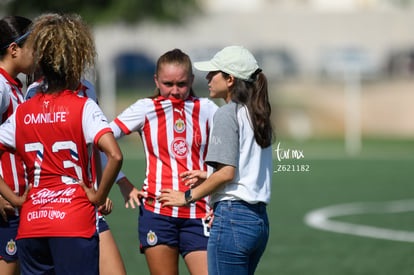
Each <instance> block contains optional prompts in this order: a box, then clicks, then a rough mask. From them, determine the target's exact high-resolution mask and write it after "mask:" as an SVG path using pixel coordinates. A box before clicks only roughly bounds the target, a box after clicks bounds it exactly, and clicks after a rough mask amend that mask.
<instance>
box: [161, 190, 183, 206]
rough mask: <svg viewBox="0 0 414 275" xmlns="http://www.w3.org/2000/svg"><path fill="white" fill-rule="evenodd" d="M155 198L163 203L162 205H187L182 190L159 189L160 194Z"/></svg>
mask: <svg viewBox="0 0 414 275" xmlns="http://www.w3.org/2000/svg"><path fill="white" fill-rule="evenodd" d="M157 200H159V201H160V202H162V203H163V204H162V207H165V206H186V205H187V202H186V201H185V195H184V192H181V191H176V190H172V189H161V195H159V196H158V197H157Z"/></svg>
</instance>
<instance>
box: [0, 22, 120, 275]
mask: <svg viewBox="0 0 414 275" xmlns="http://www.w3.org/2000/svg"><path fill="white" fill-rule="evenodd" d="M27 43H28V44H29V45H30V46H31V47H32V48H33V51H34V58H35V64H36V65H37V67H39V68H40V69H41V72H42V75H43V76H44V78H45V82H46V83H47V85H44V86H43V90H42V92H40V93H37V94H36V95H35V96H34V97H33V98H32V99H31V100H29V101H27V102H24V103H22V104H21V105H19V107H18V108H17V109H16V111H15V113H14V114H13V115H11V116H10V117H9V118H8V120H7V121H6V122H5V123H4V124H3V125H1V128H0V152H1V153H3V152H4V151H16V152H17V153H18V154H19V155H21V156H22V159H23V161H24V164H25V166H26V171H27V173H28V176H27V179H28V182H29V183H30V185H29V195H28V196H27V200H25V199H26V195H27V192H26V193H25V195H23V196H21V197H18V196H17V195H16V194H14V193H13V192H12V190H11V189H10V187H8V186H7V185H6V184H5V183H4V181H3V180H2V179H1V180H0V193H1V194H2V195H3V196H4V197H5V198H6V199H7V200H8V201H10V202H11V203H12V204H13V205H15V206H19V207H20V206H21V217H22V219H21V221H20V225H19V229H18V235H17V245H18V246H19V260H20V264H21V273H22V274H48V273H56V274H99V240H98V234H97V232H96V228H97V227H96V223H97V220H96V217H97V209H96V208H97V207H96V206H97V205H102V204H104V203H105V201H106V198H107V195H108V193H109V191H110V189H111V187H112V184H113V182H114V180H115V178H116V175H117V174H118V172H119V170H120V167H121V165H122V153H121V151H120V149H119V146H118V144H117V143H116V140H115V139H114V137H113V134H112V132H111V129H110V128H109V124H108V122H107V120H106V118H105V116H104V114H103V113H102V111H101V110H100V108H99V107H98V105H97V104H96V103H95V102H94V101H93V100H91V99H88V98H87V97H79V96H77V95H76V93H75V91H76V89H77V87H78V85H79V82H80V80H81V77H82V76H83V74H84V72H85V70H86V69H87V68H88V67H91V66H93V64H94V61H95V57H96V51H95V45H94V41H93V38H92V35H91V32H90V30H89V28H88V26H87V25H86V24H85V23H83V21H82V20H81V18H80V17H78V16H76V15H58V14H45V15H42V16H39V17H38V18H36V19H35V20H34V23H33V27H32V32H31V33H30V35H29V37H28V41H27ZM93 146H96V147H97V148H99V149H100V150H102V151H103V152H104V153H105V155H106V156H107V159H108V161H107V165H106V166H105V168H104V170H103V172H102V177H101V179H100V183H99V185H98V189H97V190H95V188H94V186H93V182H92V181H91V178H90V173H91V171H92V165H93V163H92V160H91V159H92V154H93ZM30 187H31V189H30Z"/></svg>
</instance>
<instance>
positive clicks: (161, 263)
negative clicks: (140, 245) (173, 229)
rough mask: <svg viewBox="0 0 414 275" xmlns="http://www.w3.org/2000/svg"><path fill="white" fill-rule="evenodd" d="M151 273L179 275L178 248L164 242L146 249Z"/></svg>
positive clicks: (155, 274)
mask: <svg viewBox="0 0 414 275" xmlns="http://www.w3.org/2000/svg"><path fill="white" fill-rule="evenodd" d="M144 253H145V258H146V260H147V263H148V267H149V270H150V273H151V275H161V274H162V275H167V274H168V275H178V256H179V253H178V248H177V247H172V246H168V245H164V244H160V245H157V246H153V247H148V248H146V249H145V251H144Z"/></svg>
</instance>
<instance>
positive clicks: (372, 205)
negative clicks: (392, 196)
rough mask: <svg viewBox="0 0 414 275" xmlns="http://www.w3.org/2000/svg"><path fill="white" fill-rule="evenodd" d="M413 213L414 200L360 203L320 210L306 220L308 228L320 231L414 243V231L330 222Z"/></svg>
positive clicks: (310, 214)
mask: <svg viewBox="0 0 414 275" xmlns="http://www.w3.org/2000/svg"><path fill="white" fill-rule="evenodd" d="M411 211H414V199H410V200H399V201H390V202H359V203H348V204H340V205H333V206H328V207H324V208H319V209H316V210H313V211H311V212H309V213H308V214H306V215H305V218H304V220H305V223H306V224H307V225H308V226H310V227H313V228H316V229H320V230H326V231H332V232H337V233H343V234H350V235H356V236H361V237H369V238H376V239H384V240H393V241H401V242H414V231H404V230H395V229H387V228H380V227H375V226H368V225H361V224H352V223H347V222H341V221H333V220H330V218H333V217H340V216H347V215H357V214H369V213H400V212H411Z"/></svg>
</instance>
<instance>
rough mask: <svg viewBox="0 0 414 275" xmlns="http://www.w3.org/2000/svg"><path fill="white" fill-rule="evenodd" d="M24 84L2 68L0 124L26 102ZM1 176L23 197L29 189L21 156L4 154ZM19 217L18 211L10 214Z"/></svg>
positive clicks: (0, 163)
mask: <svg viewBox="0 0 414 275" xmlns="http://www.w3.org/2000/svg"><path fill="white" fill-rule="evenodd" d="M21 89H22V83H21V82H20V80H19V79H13V78H12V77H11V76H10V75H9V74H8V73H7V72H6V71H5V70H3V69H2V68H0V124H2V123H3V122H4V121H6V119H7V118H8V117H9V116H11V115H12V114H13V112H14V111H15V110H16V108H17V106H18V105H19V104H21V103H22V102H23V101H24V97H23V94H22V91H21ZM0 175H1V176H2V177H3V179H4V181H5V182H6V183H7V184H8V185H9V186H10V188H11V189H12V190H13V191H14V192H15V193H17V194H19V195H22V194H23V192H24V190H25V189H26V187H27V182H26V174H25V169H24V164H23V161H22V159H21V158H20V156H19V155H15V154H12V153H9V152H5V153H3V155H2V156H1V159H0ZM8 214H9V215H18V211H15V212H13V213H8Z"/></svg>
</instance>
